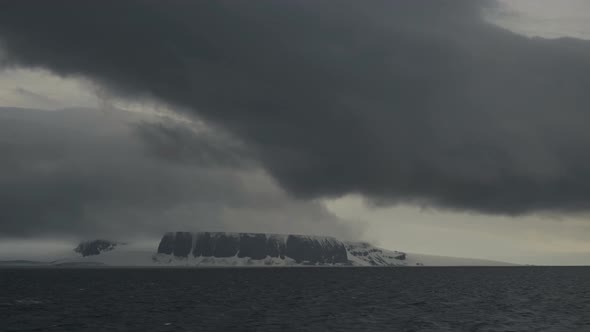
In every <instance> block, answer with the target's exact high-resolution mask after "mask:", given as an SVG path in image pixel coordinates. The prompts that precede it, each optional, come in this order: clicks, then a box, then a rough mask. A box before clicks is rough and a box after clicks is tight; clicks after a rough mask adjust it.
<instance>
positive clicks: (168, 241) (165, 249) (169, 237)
mask: <svg viewBox="0 0 590 332" xmlns="http://www.w3.org/2000/svg"><path fill="white" fill-rule="evenodd" d="M173 251H174V233H166V234H164V237H162V240H160V245H158V253H159V254H167V255H170V254H172V252H173Z"/></svg>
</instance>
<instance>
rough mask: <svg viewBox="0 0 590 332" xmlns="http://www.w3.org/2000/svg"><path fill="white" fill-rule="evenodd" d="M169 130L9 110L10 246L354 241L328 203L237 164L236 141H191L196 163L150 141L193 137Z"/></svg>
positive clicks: (86, 115) (6, 206) (114, 115)
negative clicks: (25, 240)
mask: <svg viewBox="0 0 590 332" xmlns="http://www.w3.org/2000/svg"><path fill="white" fill-rule="evenodd" d="M156 120H158V121H157V122H156ZM160 121H161V119H152V118H150V117H146V116H144V115H137V114H132V113H127V112H124V111H120V110H119V111H107V112H104V111H96V110H94V111H93V110H79V109H76V110H74V109H72V110H63V111H36V110H27V109H11V108H0V156H1V160H2V162H1V163H0V237H3V236H33V235H73V236H80V237H86V238H88V237H100V236H105V237H108V238H114V239H121V238H123V239H124V238H125V237H128V236H140V235H143V236H156V237H157V236H160V235H161V234H162V233H164V232H167V231H175V230H227V231H268V232H272V231H274V232H295V233H308V232H311V233H314V232H319V233H321V234H335V235H336V234H337V235H339V236H349V234H350V233H348V232H349V231H351V230H350V229H348V228H347V227H346V226H343V225H342V224H341V223H340V220H339V219H338V218H336V217H335V216H333V215H331V214H330V213H328V212H327V211H326V210H325V209H324V208H323V207H322V206H320V205H319V204H317V203H313V202H302V201H296V200H293V199H291V198H290V197H288V196H287V195H286V194H284V193H283V192H282V191H281V190H280V189H279V188H277V187H276V185H275V184H274V183H272V181H270V180H269V178H268V177H267V176H264V174H260V170H259V169H256V168H255V165H254V164H243V163H242V164H236V163H234V162H233V161H232V160H233V158H234V157H233V156H232V153H234V152H232V151H234V150H235V148H234V147H235V146H238V144H237V143H235V142H232V141H231V140H229V138H228V137H224V136H222V135H219V134H218V133H216V132H212V131H209V132H199V133H197V132H193V133H192V134H190V136H189V135H188V134H186V135H187V136H188V137H190V140H188V139H185V141H187V142H190V149H194V151H195V152H191V151H190V150H189V148H188V147H184V148H183V149H184V150H186V151H185V152H183V153H184V154H186V155H187V156H188V157H190V159H189V161H190V163H187V160H185V159H177V158H167V159H163V158H162V156H161V155H160V154H154V152H155V151H154V150H153V149H154V147H153V146H160V147H162V148H163V149H171V150H172V152H171V153H170V154H171V155H174V154H177V155H178V152H177V150H174V149H178V148H179V146H177V145H176V144H175V145H174V146H167V145H166V144H164V143H160V142H157V143H154V140H155V139H154V138H149V139H147V141H146V138H145V135H146V132H149V133H158V132H159V131H160V130H161V128H168V127H170V128H177V130H175V132H176V133H178V132H180V133H187V132H189V131H190V129H189V128H190V126H189V125H188V124H186V123H175V122H173V121H167V122H166V123H165V124H162V123H161V122H160ZM152 127H153V128H155V129H150V128H152ZM139 132H141V133H139ZM150 135H152V134H150ZM154 135H156V134H154ZM146 142H149V143H150V144H149V145H148V146H146ZM181 148H182V147H181ZM197 151H202V152H201V153H197ZM222 151H228V155H227V156H226V155H224V154H223V152H222ZM156 156H157V158H155V157H156ZM252 211H255V213H252ZM282 214H288V215H289V218H291V219H293V220H290V219H287V218H285V217H282V216H281V215H282ZM295 221H297V222H295Z"/></svg>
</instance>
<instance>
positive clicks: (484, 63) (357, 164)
mask: <svg viewBox="0 0 590 332" xmlns="http://www.w3.org/2000/svg"><path fill="white" fill-rule="evenodd" d="M492 5H493V3H491V2H488V1H486V2H481V1H480V2H478V1H472V0H452V1H451V0H448V1H445V0H443V1H441V0H431V1H410V0H408V1H370V2H363V1H274V0H273V1H270V0H268V1H266V0H260V1H255V2H251V1H196V2H181V1H168V2H166V3H165V4H164V3H162V2H155V1H152V2H150V1H137V2H114V1H100V2H92V3H88V2H84V3H81V2H79V1H51V2H49V1H47V2H42V3H41V2H36V3H31V2H26V1H5V2H2V4H1V5H0V40H1V42H2V46H3V50H4V53H5V58H4V60H3V61H4V63H5V64H8V65H17V66H25V67H44V68H49V69H51V70H53V71H54V72H56V73H58V74H62V75H82V76H85V77H90V78H92V79H95V80H96V81H98V82H100V83H102V84H104V85H105V86H108V87H109V88H110V89H112V91H114V92H115V93H120V94H123V95H125V96H129V97H142V96H149V97H151V98H158V99H161V100H163V101H165V102H168V103H170V104H172V105H176V106H181V107H183V108H187V109H189V110H192V111H194V112H195V114H197V115H198V116H199V117H200V118H202V119H204V120H205V121H208V122H209V123H212V124H215V125H218V126H222V127H224V128H225V129H227V130H228V131H229V132H231V133H232V134H233V135H236V136H237V137H239V138H240V139H241V140H242V141H244V142H245V144H246V145H247V146H248V148H249V149H251V150H252V151H255V153H256V154H257V158H259V161H260V162H261V163H262V165H264V167H265V168H266V169H267V170H268V171H269V172H270V173H271V174H272V176H274V177H275V178H276V179H277V180H278V182H279V183H280V184H281V185H282V186H283V187H284V188H286V189H287V190H288V191H289V192H291V193H294V194H296V195H299V196H301V197H319V196H334V195H340V194H343V193H347V192H357V193H361V194H364V195H366V196H368V197H371V198H373V199H374V201H375V202H378V203H381V202H382V203H391V202H400V201H404V202H408V201H410V202H415V203H419V204H433V205H436V206H441V207H447V208H455V209H468V210H476V211H483V212H489V213H509V214H518V213H526V212H534V211H540V210H566V211H571V210H587V209H588V208H590V203H589V202H590V200H589V198H590V157H589V156H588V153H587V151H588V149H589V148H590V130H589V129H590V128H589V127H590V124H589V122H588V121H587V119H588V112H589V111H588V110H589V109H590V95H589V94H588V93H587V91H589V89H590V75H588V74H589V73H590V44H589V43H588V42H584V41H579V40H573V39H558V40H543V39H527V38H525V37H521V36H517V35H515V34H513V33H510V32H508V31H505V30H502V29H500V28H498V27H495V26H493V25H491V24H488V23H486V22H485V21H484V20H483V19H482V18H481V10H482V8H484V6H485V7H486V8H488V6H492Z"/></svg>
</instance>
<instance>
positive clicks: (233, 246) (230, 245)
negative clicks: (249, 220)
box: [209, 233, 240, 257]
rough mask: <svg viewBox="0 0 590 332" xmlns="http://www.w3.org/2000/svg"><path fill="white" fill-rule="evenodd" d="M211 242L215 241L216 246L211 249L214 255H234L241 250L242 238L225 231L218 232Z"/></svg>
mask: <svg viewBox="0 0 590 332" xmlns="http://www.w3.org/2000/svg"><path fill="white" fill-rule="evenodd" d="M209 243H210V244H211V243H214V247H213V248H212V250H211V251H212V252H213V256H214V257H233V256H235V255H236V254H237V253H238V250H240V238H239V237H237V236H229V235H226V234H224V233H220V234H217V236H216V237H214V238H212V239H211V240H210V241H209Z"/></svg>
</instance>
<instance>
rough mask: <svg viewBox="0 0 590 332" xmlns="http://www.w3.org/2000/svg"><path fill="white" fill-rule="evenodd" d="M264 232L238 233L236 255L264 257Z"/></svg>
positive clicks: (255, 257)
mask: <svg viewBox="0 0 590 332" xmlns="http://www.w3.org/2000/svg"><path fill="white" fill-rule="evenodd" d="M266 256H267V253H266V235H265V234H249V233H242V234H240V252H239V254H238V257H250V258H252V259H264V258H266Z"/></svg>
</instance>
